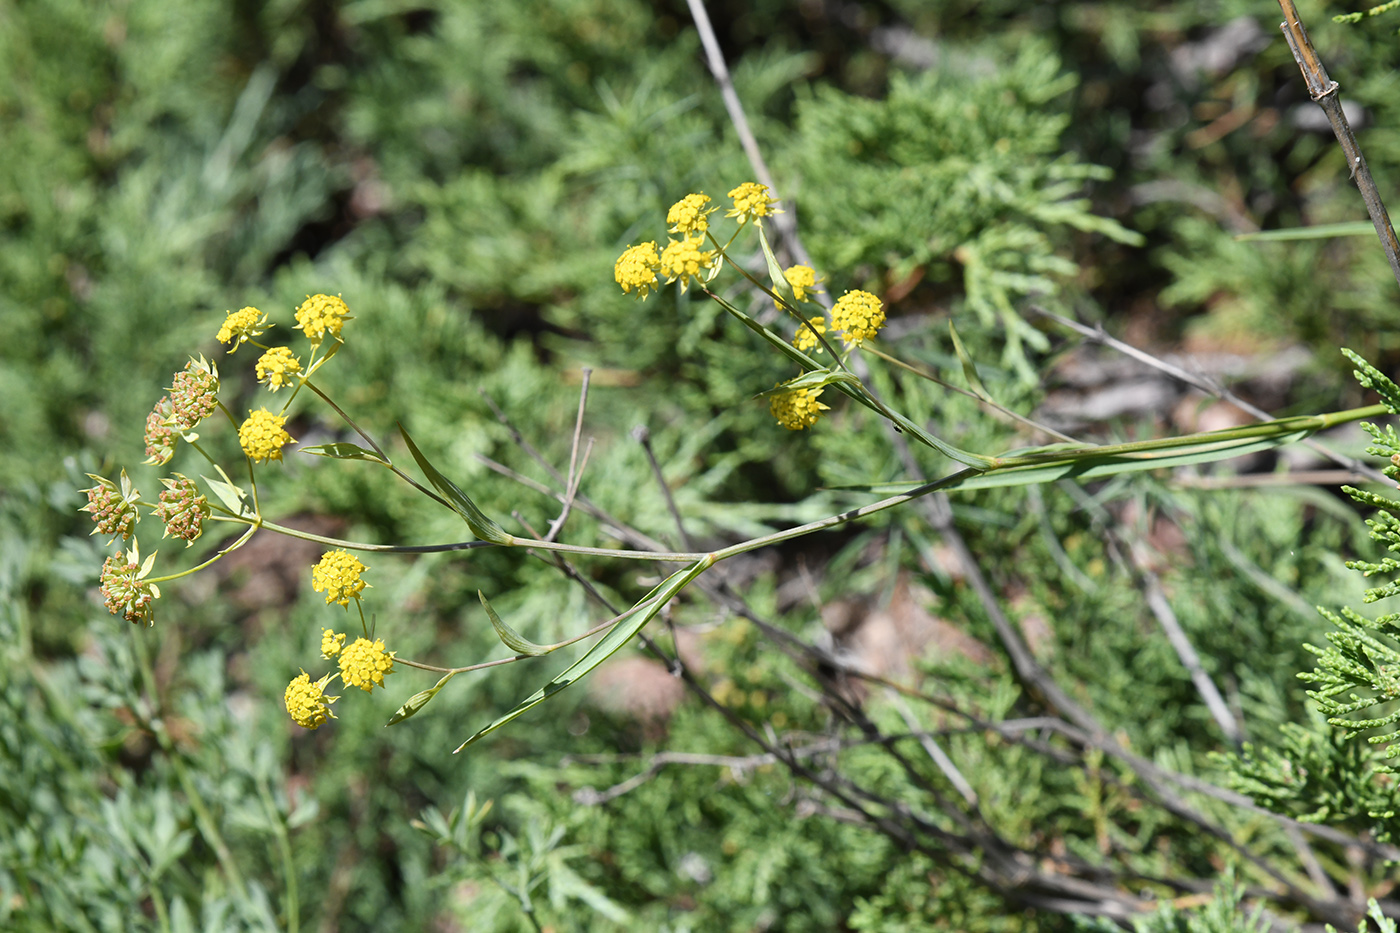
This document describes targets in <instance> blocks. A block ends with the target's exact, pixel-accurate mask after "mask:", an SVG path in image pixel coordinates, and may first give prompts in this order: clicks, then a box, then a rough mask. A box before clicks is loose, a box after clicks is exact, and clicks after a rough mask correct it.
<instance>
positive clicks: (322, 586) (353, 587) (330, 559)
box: [311, 549, 368, 648]
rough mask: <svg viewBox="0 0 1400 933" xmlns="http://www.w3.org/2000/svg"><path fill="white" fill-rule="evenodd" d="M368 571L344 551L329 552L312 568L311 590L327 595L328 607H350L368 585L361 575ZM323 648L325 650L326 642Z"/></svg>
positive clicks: (352, 555) (353, 556)
mask: <svg viewBox="0 0 1400 933" xmlns="http://www.w3.org/2000/svg"><path fill="white" fill-rule="evenodd" d="M366 569H368V568H366V567H365V565H364V564H362V563H360V559H359V558H358V557H356V556H355V555H354V554H351V553H350V552H349V551H346V550H344V549H340V550H335V551H327V552H326V553H324V554H322V555H321V559H320V560H319V561H318V562H317V563H316V566H315V567H313V568H311V588H312V589H314V590H315V591H316V592H318V593H320V592H322V591H324V592H325V594H326V605H328V606H329V605H330V604H331V603H339V604H340V605H342V606H346V607H349V605H350V600H352V599H359V598H360V593H361V592H363V591H364V588H365V587H366V586H367V585H368V584H366V583H365V581H363V580H361V579H360V574H362V573H364V572H365V570H366ZM322 644H323V648H324V642H323V643H322Z"/></svg>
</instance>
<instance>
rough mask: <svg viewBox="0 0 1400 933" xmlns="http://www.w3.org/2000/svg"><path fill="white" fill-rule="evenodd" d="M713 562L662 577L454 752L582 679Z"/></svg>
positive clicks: (707, 559) (698, 562)
mask: <svg viewBox="0 0 1400 933" xmlns="http://www.w3.org/2000/svg"><path fill="white" fill-rule="evenodd" d="M713 563H714V558H713V557H708V556H707V557H705V558H703V559H701V560H699V561H697V562H696V563H694V564H692V565H691V566H689V567H686V568H685V569H684V570H677V571H676V572H675V573H673V574H671V575H670V576H669V577H667V578H666V579H665V580H662V581H661V582H660V583H659V584H657V586H656V587H655V588H653V589H652V591H651V592H650V593H648V594H647V595H646V596H645V597H644V598H643V599H642V600H641V601H640V602H639V603H637V605H635V606H633V607H632V608H631V609H629V610H628V611H627V612H625V613H623V615H622V618H620V619H618V621H617V624H616V625H614V626H613V627H612V628H610V629H608V632H607V634H606V635H604V636H603V637H602V638H601V639H599V640H598V642H597V643H595V644H594V645H593V647H592V648H589V649H588V651H587V652H585V653H584V655H583V657H581V658H579V659H578V660H577V661H575V662H574V663H573V664H570V665H569V666H568V667H567V668H565V669H564V671H563V672H562V673H560V674H559V675H558V676H557V677H555V678H554V679H553V680H551V681H550V682H549V683H547V684H545V685H544V686H543V687H541V688H540V689H538V690H536V691H535V692H534V693H532V694H530V695H529V696H528V697H526V698H525V699H523V700H521V701H520V702H519V703H517V704H515V706H514V707H513V708H512V709H511V710H510V711H509V712H507V713H505V714H504V715H501V716H498V717H496V718H495V719H493V720H492V721H491V722H490V723H489V724H487V725H486V726H485V727H484V728H483V729H481V730H480V731H478V732H477V733H476V734H475V735H473V736H472V737H471V738H469V739H467V740H466V741H465V742H463V743H462V744H461V745H459V746H457V748H456V749H455V750H454V752H453V753H454V754H455V753H456V752H460V751H461V750H462V749H464V748H466V747H467V746H468V745H470V744H472V743H473V742H475V741H477V740H478V739H480V738H482V737H484V736H487V735H490V734H491V733H492V732H495V731H496V730H497V729H499V728H501V726H504V725H505V724H506V723H508V722H510V721H511V720H513V719H515V718H516V717H517V716H520V715H521V714H522V713H525V712H528V711H529V710H532V709H534V708H535V707H536V706H539V705H540V704H541V703H543V702H544V701H545V700H547V699H549V698H550V697H551V696H553V695H554V694H556V693H558V692H559V691H560V690H563V689H564V688H565V687H568V686H569V685H571V684H573V683H575V682H577V681H578V680H581V679H582V678H583V677H584V676H585V675H587V674H588V673H590V672H591V671H592V670H593V669H594V668H596V667H597V666H598V665H599V664H602V663H603V662H604V661H606V660H607V659H608V658H610V657H612V656H613V655H614V654H615V653H617V651H618V649H620V648H621V647H622V646H623V645H625V644H627V643H628V642H629V641H631V640H632V638H633V637H634V636H635V635H636V634H637V633H638V632H640V631H641V630H642V629H643V628H644V627H645V626H646V624H647V623H648V622H650V621H651V620H652V617H654V616H655V615H656V614H657V613H658V612H660V611H661V607H662V606H664V605H666V603H667V602H669V601H670V599H671V597H673V596H675V595H676V594H677V593H679V592H680V591H681V590H683V589H685V587H686V585H687V584H689V583H690V581H692V580H694V579H695V578H696V577H698V576H700V574H702V573H704V572H705V570H707V569H708V568H709V567H710V565H711V564H713Z"/></svg>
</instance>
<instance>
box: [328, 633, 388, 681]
mask: <svg viewBox="0 0 1400 933" xmlns="http://www.w3.org/2000/svg"><path fill="white" fill-rule="evenodd" d="M392 673H394V652H392V651H385V650H384V642H383V641H382V640H381V639H375V640H374V641H370V640H369V639H368V638H357V639H355V640H354V641H353V642H351V643H350V644H349V646H347V647H346V648H345V649H344V650H342V651H341V652H340V679H341V680H343V681H344V682H345V684H346V686H349V687H359V688H360V689H361V690H363V691H364V692H365V693H369V692H370V691H371V690H373V689H374V688H375V687H382V686H384V678H385V677H387V676H388V675H390V674H392Z"/></svg>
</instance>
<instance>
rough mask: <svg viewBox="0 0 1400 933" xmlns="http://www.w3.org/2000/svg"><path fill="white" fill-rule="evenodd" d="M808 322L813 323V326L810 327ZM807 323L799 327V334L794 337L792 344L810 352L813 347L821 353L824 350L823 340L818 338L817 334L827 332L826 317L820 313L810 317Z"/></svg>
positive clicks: (804, 351)
mask: <svg viewBox="0 0 1400 933" xmlns="http://www.w3.org/2000/svg"><path fill="white" fill-rule="evenodd" d="M807 324H811V325H812V326H811V327H808V326H807ZM807 324H802V325H800V326H799V327H798V328H797V334H796V336H794V337H793V338H792V345H793V346H794V347H796V348H797V349H799V350H801V351H802V352H803V353H806V352H808V351H809V350H811V349H812V348H813V347H815V348H816V350H817V352H818V353H820V352H822V345H821V342H820V341H818V340H817V334H824V333H826V318H824V317H822V316H821V315H820V314H818V315H817V316H816V317H814V318H808V319H807ZM814 330H815V331H816V332H817V333H816V334H814V333H812V331H814Z"/></svg>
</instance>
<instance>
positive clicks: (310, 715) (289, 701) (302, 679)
mask: <svg viewBox="0 0 1400 933" xmlns="http://www.w3.org/2000/svg"><path fill="white" fill-rule="evenodd" d="M333 676H335V675H334V674H327V675H326V676H325V677H322V678H321V679H320V680H317V681H312V679H311V675H310V674H308V673H306V671H304V670H303V671H302V672H301V676H299V677H295V678H293V679H292V682H291V683H289V684H287V692H286V693H285V694H284V695H283V698H282V700H283V702H284V703H286V705H287V712H288V713H289V714H290V715H291V717H292V722H294V723H296V724H297V725H299V726H301V727H302V728H303V729H316V728H319V727H320V726H321V725H322V724H323V723H324V722H325V721H326V720H327V719H334V718H335V713H333V712H331V704H332V703H334V702H335V701H336V700H338V699H340V697H328V696H326V685H327V684H329V683H330V681H331V678H332V677H333Z"/></svg>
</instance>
